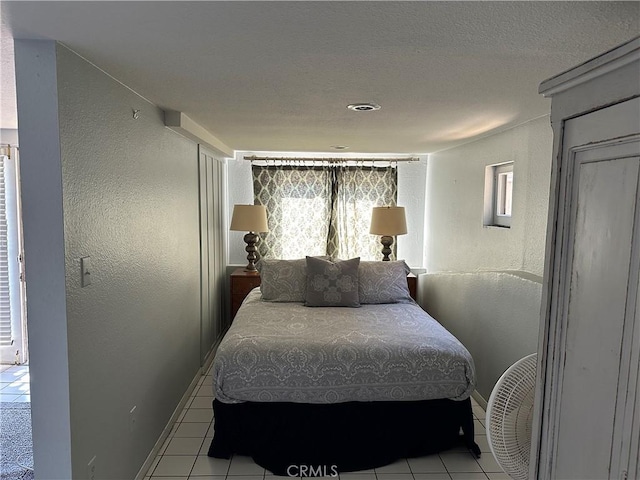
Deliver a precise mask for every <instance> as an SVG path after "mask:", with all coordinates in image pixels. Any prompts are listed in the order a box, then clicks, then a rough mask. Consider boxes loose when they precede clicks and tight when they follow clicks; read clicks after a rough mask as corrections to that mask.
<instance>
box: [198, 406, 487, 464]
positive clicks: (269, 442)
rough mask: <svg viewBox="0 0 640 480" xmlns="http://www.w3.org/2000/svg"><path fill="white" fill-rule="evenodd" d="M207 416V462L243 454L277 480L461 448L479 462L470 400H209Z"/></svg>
mask: <svg viewBox="0 0 640 480" xmlns="http://www.w3.org/2000/svg"><path fill="white" fill-rule="evenodd" d="M213 410H214V417H215V434H214V437H213V441H212V442H211V446H210V447H209V453H208V455H209V456H210V457H218V458H230V457H231V455H233V454H238V455H248V456H251V457H252V458H253V460H254V461H255V462H256V463H257V464H258V465H260V466H261V467H264V468H266V469H267V470H270V471H271V472H272V473H274V474H275V475H287V476H318V475H322V476H332V474H333V473H339V472H350V471H357V470H367V469H370V468H375V467H381V466H383V465H388V464H390V463H393V462H395V461H396V460H398V459H400V458H407V457H409V458H410V457H419V456H423V455H429V454H432V453H437V452H440V451H443V450H448V449H450V448H453V447H455V446H459V445H465V446H466V447H467V448H469V449H470V450H471V451H472V452H473V453H474V454H475V455H476V456H479V455H480V449H479V448H478V446H477V445H476V444H475V443H474V440H473V435H474V432H473V413H472V410H471V400H470V399H467V400H463V401H460V402H456V401H453V400H446V399H443V400H425V401H419V402H348V403H337V404H330V405H309V404H298V403H256V402H246V403H238V404H226V403H222V402H219V401H218V400H214V401H213ZM461 429H462V432H463V433H462V434H461V433H460V432H461ZM301 473H302V475H301ZM304 473H307V475H304Z"/></svg>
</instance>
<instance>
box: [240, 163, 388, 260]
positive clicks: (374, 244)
mask: <svg viewBox="0 0 640 480" xmlns="http://www.w3.org/2000/svg"><path fill="white" fill-rule="evenodd" d="M252 172H253V190H254V197H255V201H256V203H258V204H260V205H265V206H266V207H267V212H268V217H269V232H266V233H263V234H261V235H260V238H261V239H262V241H261V242H260V243H259V244H258V250H259V253H260V256H261V257H263V258H283V259H292V258H301V257H304V256H305V255H330V256H332V257H337V258H342V259H347V258H353V257H357V256H358V257H360V258H361V259H362V260H376V259H379V258H380V238H379V237H378V236H377V235H370V234H369V223H370V221H371V209H372V208H373V207H375V206H382V205H395V204H396V199H397V188H398V187H397V183H398V181H397V178H398V176H397V170H396V168H395V167H392V166H386V167H383V166H377V165H371V166H365V165H348V164H347V163H345V164H342V163H339V164H338V163H325V164H323V165H321V166H317V165H314V166H305V165H299V164H293V165H290V164H283V165H277V166H275V165H257V164H254V165H253V167H252ZM394 247H395V244H394ZM394 254H395V250H394Z"/></svg>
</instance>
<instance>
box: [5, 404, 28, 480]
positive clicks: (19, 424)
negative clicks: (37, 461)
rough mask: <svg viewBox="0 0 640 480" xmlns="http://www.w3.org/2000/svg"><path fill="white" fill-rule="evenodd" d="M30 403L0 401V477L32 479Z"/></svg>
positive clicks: (12, 479) (18, 479) (21, 479)
mask: <svg viewBox="0 0 640 480" xmlns="http://www.w3.org/2000/svg"><path fill="white" fill-rule="evenodd" d="M32 450H33V447H32V443H31V404H30V403H28V402H15V403H7V402H0V479H2V480H32V479H33V472H32V471H31V470H29V469H27V468H23V467H21V466H19V465H18V464H17V463H16V460H18V461H19V462H20V463H21V464H22V465H25V466H28V467H31V468H33V453H32Z"/></svg>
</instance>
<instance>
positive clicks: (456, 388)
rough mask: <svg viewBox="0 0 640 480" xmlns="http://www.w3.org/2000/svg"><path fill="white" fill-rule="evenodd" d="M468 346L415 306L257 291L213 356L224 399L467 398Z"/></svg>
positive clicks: (471, 382) (217, 388)
mask: <svg viewBox="0 0 640 480" xmlns="http://www.w3.org/2000/svg"><path fill="white" fill-rule="evenodd" d="M474 387H475V370H474V365H473V359H472V358H471V355H470V354H469V352H468V351H467V349H466V348H465V347H464V346H463V345H462V344H461V343H460V342H459V341H458V340H457V339H456V338H455V337H454V336H453V335H452V334H451V333H449V332H448V331H447V330H446V329H445V328H444V327H443V326H442V325H440V324H439V323H438V322H437V321H435V320H434V319H433V318H431V317H430V316H429V315H428V314H427V313H426V312H425V311H424V310H422V309H421V308H420V307H419V306H418V305H412V304H383V305H363V306H362V307H360V308H340V307H319V308H313V307H305V306H304V305H303V304H302V303H272V302H264V301H262V300H261V298H260V289H259V288H257V289H254V290H253V291H252V292H251V293H250V294H249V295H248V296H247V298H246V300H245V302H244V303H243V305H242V307H241V308H240V310H239V311H238V314H237V315H236V318H235V320H234V321H233V324H232V325H231V328H230V329H229V331H228V332H227V334H226V335H225V337H224V339H223V340H222V342H221V344H220V346H219V348H218V351H217V353H216V356H215V359H214V362H213V389H214V395H215V396H216V398H217V399H218V400H220V401H221V402H224V403H239V402H245V401H253V402H297V403H339V402H349V401H373V400H377V401H379V400H387V401H395V400H406V401H410V400H430V399H436V398H450V399H453V400H464V399H465V398H467V397H468V396H469V395H470V394H471V392H472V391H473V389H474Z"/></svg>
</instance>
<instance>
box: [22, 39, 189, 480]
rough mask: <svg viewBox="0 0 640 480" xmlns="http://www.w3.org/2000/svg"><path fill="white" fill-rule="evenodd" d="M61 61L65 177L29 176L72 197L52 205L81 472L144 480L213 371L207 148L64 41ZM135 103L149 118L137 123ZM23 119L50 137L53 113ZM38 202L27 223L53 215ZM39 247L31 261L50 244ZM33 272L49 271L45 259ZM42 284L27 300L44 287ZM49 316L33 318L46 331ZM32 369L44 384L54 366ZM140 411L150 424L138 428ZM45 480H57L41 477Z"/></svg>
mask: <svg viewBox="0 0 640 480" xmlns="http://www.w3.org/2000/svg"><path fill="white" fill-rule="evenodd" d="M44 44H45V45H53V44H52V43H51V42H44ZM36 53H38V52H36ZM55 54H56V56H57V58H56V59H55V64H54V65H53V67H54V68H55V66H57V95H58V112H57V117H58V119H59V125H60V130H59V142H60V150H59V151H60V158H61V161H60V162H59V163H58V171H57V172H54V173H53V174H49V175H48V176H47V177H42V178H39V179H37V178H36V177H35V176H34V175H30V176H29V178H28V182H29V183H30V184H31V185H30V187H29V192H30V193H31V194H35V193H36V192H34V189H33V188H32V187H33V183H34V182H35V181H39V182H41V183H40V184H39V185H38V186H39V188H40V190H41V191H42V193H44V192H48V191H51V190H52V186H53V187H55V182H56V181H57V182H58V184H59V183H60V179H61V181H62V195H61V196H60V194H59V193H58V196H57V198H53V199H49V198H48V197H42V198H43V201H44V202H49V203H53V204H56V203H57V204H61V206H62V209H63V216H62V217H57V218H56V217H54V218H53V221H54V222H56V221H57V222H58V224H57V226H58V227H60V228H64V258H59V260H60V262H62V261H63V260H64V270H65V271H66V276H65V291H64V292H62V294H63V295H64V297H63V298H62V299H61V300H62V301H66V325H65V326H66V329H67V338H66V340H67V342H68V351H67V355H68V356H67V359H65V360H68V383H69V389H68V391H69V397H68V398H69V403H68V405H67V408H70V411H69V414H70V425H71V462H72V468H73V470H72V471H73V478H85V477H86V474H87V463H88V462H89V460H90V459H91V458H92V457H93V456H94V455H97V462H96V464H97V474H96V476H97V478H110V479H124V478H133V477H135V475H136V474H137V472H138V470H139V469H140V467H141V466H142V464H143V462H144V461H145V459H146V457H147V455H148V454H149V452H150V451H151V449H152V447H153V446H154V444H155V442H156V441H157V439H158V437H159V436H160V434H161V432H162V430H163V428H164V427H165V425H166V422H167V421H168V420H169V418H170V416H171V414H172V413H173V411H174V409H175V407H176V406H177V404H178V403H179V401H180V399H181V397H182V395H183V394H184V392H185V391H186V389H187V387H188V386H189V384H190V382H191V380H192V379H193V377H194V375H195V374H196V373H197V371H198V369H199V366H200V363H199V355H200V345H199V339H200V310H199V279H200V276H199V227H198V182H197V149H196V145H195V144H193V143H192V142H190V141H187V140H185V139H184V138H182V137H180V136H178V135H176V134H174V133H173V132H171V131H170V130H169V129H167V128H165V127H164V123H163V112H162V111H161V110H160V109H159V108H157V107H155V106H153V105H150V104H149V103H148V102H146V101H145V100H144V99H142V98H141V97H139V96H138V95H136V94H135V93H133V92H132V91H131V90H129V89H127V88H126V87H124V86H122V85H121V84H119V83H118V82H116V81H114V80H113V79H112V78H110V77H108V76H107V75H105V74H104V73H102V72H100V71H99V70H97V69H96V68H94V67H93V66H91V65H90V64H88V63H87V62H85V61H84V60H82V59H81V58H80V57H78V56H77V55H75V54H74V53H72V52H70V51H69V50H67V49H66V48H64V47H62V46H60V45H57V46H55ZM38 56H39V55H36V57H38ZM54 74H55V70H54ZM24 93H25V94H26V93H29V92H24ZM133 109H139V110H140V117H139V119H137V120H134V119H133V115H132V110H133ZM20 113H21V114H24V117H21V129H22V128H23V126H24V128H25V131H22V130H21V135H22V136H23V138H28V139H29V142H31V141H36V142H37V141H38V135H37V133H39V132H37V133H36V134H35V135H33V132H32V131H30V133H29V134H27V133H26V130H30V128H29V118H30V117H32V116H37V115H40V112H39V111H38V110H37V108H32V109H29V108H25V109H23V110H21V112H20ZM23 118H24V119H25V122H24V123H23ZM28 151H29V149H28V148H27V152H28ZM27 152H24V155H23V159H22V160H23V162H24V163H25V164H28V167H25V168H27V170H28V171H34V170H36V169H37V168H38V163H39V162H41V163H42V164H43V165H44V164H49V163H51V164H53V163H52V160H53V159H52V158H47V156H42V157H37V156H34V155H29V154H28V153H27ZM60 166H61V171H60ZM42 171H43V175H44V174H47V172H46V171H45V170H42ZM53 191H55V189H53ZM26 204H28V205H29V207H30V211H29V212H27V211H26V210H25V215H27V214H29V215H31V214H34V215H38V214H39V210H41V209H45V208H48V206H47V205H45V204H41V202H40V203H38V202H37V201H36V199H35V198H32V199H30V200H29V201H28V202H26ZM27 226H29V229H28V230H26V231H25V236H29V235H30V234H31V235H32V233H33V232H34V231H35V230H33V228H32V227H34V226H35V223H30V225H27V224H25V228H26V227H27ZM31 245H32V246H33V247H34V248H33V249H32V250H31V251H29V250H27V253H26V256H27V259H28V260H27V262H29V261H30V259H31V260H32V259H34V258H35V257H34V256H33V255H32V253H33V252H34V250H35V249H37V248H38V247H37V245H36V244H35V243H33V242H32V243H31ZM27 247H28V246H27ZM49 255H51V256H59V257H61V255H62V252H57V251H56V250H50V252H49ZM83 256H90V257H91V264H92V269H91V280H92V284H91V285H89V286H87V287H85V288H81V281H80V263H79V259H80V257H83ZM56 258H57V257H56ZM30 267H33V270H32V272H36V273H37V268H38V266H37V265H35V264H32V265H30ZM30 278H34V277H33V276H31V277H29V275H28V276H27V290H28V292H27V295H28V296H29V295H30V294H31V295H33V294H35V293H36V292H35V290H32V289H31V285H30V284H29V279H30ZM37 284H38V281H37V280H34V285H37ZM55 294H56V292H51V294H50V295H55ZM58 295H60V292H58ZM31 299H33V300H34V301H35V302H36V303H37V302H38V301H39V299H36V298H34V297H31V298H30V299H28V301H29V304H30V305H31ZM54 300H55V299H54V298H49V300H48V301H50V302H51V301H54ZM58 300H60V299H58ZM29 315H30V319H29V322H30V328H31V327H32V325H31V320H32V319H31V311H30V312H29ZM46 321H47V319H42V318H34V322H35V324H36V325H37V324H38V322H40V323H42V322H45V323H46ZM63 321H64V320H63ZM34 326H35V325H34ZM36 336H37V335H36ZM51 341H52V342H56V341H57V340H56V339H55V338H51ZM39 347H42V345H39ZM56 348H57V347H56ZM43 350H44V347H43ZM33 353H34V355H36V353H35V352H33ZM41 353H42V354H44V355H46V352H44V353H43V351H42V350H41ZM36 356H37V355H36ZM50 361H52V362H56V361H58V360H57V359H56V358H52V359H50ZM33 367H34V371H33V377H32V378H33V380H34V386H35V385H37V384H38V382H39V380H40V379H39V372H40V371H42V370H39V368H37V366H36V365H33ZM58 388H63V389H64V388H65V385H64V383H60V384H59V385H58ZM35 390H36V389H35V388H34V395H35V393H36V391H35ZM34 404H35V402H34ZM133 406H136V412H137V423H136V427H135V430H134V431H130V419H129V411H130V410H131V408H132V407H133ZM56 440H57V439H56V438H55V437H53V438H49V439H48V441H49V442H52V443H53V442H55V441H56ZM54 461H55V460H54ZM59 461H60V462H65V459H64V458H62V459H59ZM39 478H54V477H53V476H50V475H49V474H48V472H47V471H43V470H41V471H40V473H39ZM66 478H71V477H70V476H66Z"/></svg>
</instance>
